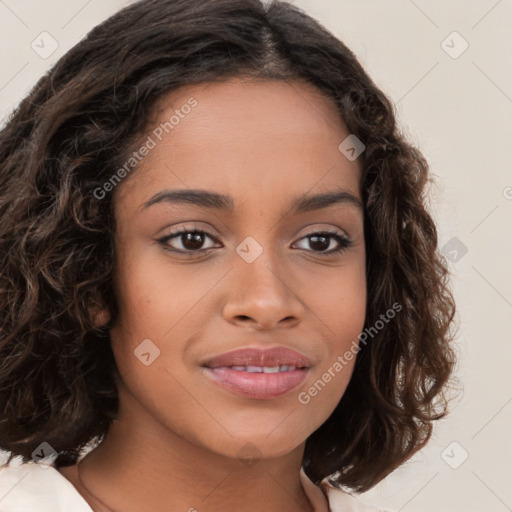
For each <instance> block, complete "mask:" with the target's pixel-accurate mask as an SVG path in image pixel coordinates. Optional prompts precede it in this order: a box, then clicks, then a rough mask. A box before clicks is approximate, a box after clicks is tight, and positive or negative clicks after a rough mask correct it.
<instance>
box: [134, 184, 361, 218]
mask: <svg viewBox="0 0 512 512" xmlns="http://www.w3.org/2000/svg"><path fill="white" fill-rule="evenodd" d="M159 203H177V204H193V205H195V206H201V207H203V208H212V209H215V210H224V211H229V212H233V209H234V204H235V202H234V200H233V198H232V197H231V196H229V195H226V194H219V193H217V192H210V191H208V190H190V189H183V190H180V189H178V190H162V191H161V192H158V193H157V194H155V195H154V196H153V197H151V198H150V199H148V200H147V201H146V202H145V203H143V205H142V209H146V208H149V207H150V206H153V205H154V204H159ZM337 204H346V205H349V206H353V207H356V208H358V209H360V210H363V204H362V202H361V200H360V199H358V198H357V197H356V196H355V195H354V194H352V193H351V192H349V191H348V190H343V189H339V190H333V191H332V192H326V193H322V194H314V195H307V194H304V195H303V196H300V197H297V198H295V199H294V200H293V201H292V204H291V211H292V213H303V212H310V211H314V210H320V209H322V208H327V207H329V206H333V205H337Z"/></svg>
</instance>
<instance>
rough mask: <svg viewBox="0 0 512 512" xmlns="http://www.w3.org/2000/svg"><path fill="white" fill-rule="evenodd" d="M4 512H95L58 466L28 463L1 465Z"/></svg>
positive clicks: (0, 493)
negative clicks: (30, 511)
mask: <svg viewBox="0 0 512 512" xmlns="http://www.w3.org/2000/svg"><path fill="white" fill-rule="evenodd" d="M0 510H1V511H2V512H26V511H27V510H37V511H38V512H67V511H69V510H73V512H92V509H91V508H90V506H89V505H88V504H87V502H86V501H85V500H84V499H83V498H82V496H81V495H80V493H79V492H78V491H77V490H76V489H75V488H74V487H73V485H72V484H71V482H69V481H68V480H67V479H66V478H64V476H63V475H61V474H60V473H59V471H57V469H56V468H55V467H54V466H51V465H42V464H37V463H35V462H26V463H23V464H19V465H9V466H0Z"/></svg>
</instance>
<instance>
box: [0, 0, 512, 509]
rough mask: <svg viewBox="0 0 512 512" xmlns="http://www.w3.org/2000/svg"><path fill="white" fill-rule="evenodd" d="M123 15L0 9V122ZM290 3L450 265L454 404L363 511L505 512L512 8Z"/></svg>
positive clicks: (509, 505) (509, 407)
mask: <svg viewBox="0 0 512 512" xmlns="http://www.w3.org/2000/svg"><path fill="white" fill-rule="evenodd" d="M127 3H128V2H126V1H121V0H101V1H100V0H89V1H87V0H80V1H69V0H45V1H44V2H41V1H37V0H0V41H1V44H0V62H1V68H0V119H5V118H6V116H8V114H9V113H10V112H11V110H12V109H13V107H14V106H15V105H16V104H17V102H18V101H20V100H21V99H22V97H23V96H24V95H25V94H26V93H27V92H28V91H29V90H30V88H31V87H32V86H33V85H34V83H35V81H36V80H37V79H38V77H39V76H41V75H42V74H43V73H44V72H45V71H46V70H47V69H48V68H49V67H50V66H51V65H52V64H53V63H54V62H55V61H56V60H57V59H58V58H59V57H60V56H61V55H63V54H64V53H65V52H66V50H67V49H68V48H70V47H71V46H72V45H74V44H75V43H76V42H78V41H79V40H80V39H81V38H82V37H83V36H84V35H85V34H86V33H87V32H88V31H89V30H90V29H91V28H92V27H93V26H94V25H96V24H97V23H99V22H101V21H102V20H104V19H105V18H106V17H108V16H109V15H110V14H112V13H114V12H115V11H116V10H118V9H119V8H120V7H122V6H123V5H126V4H127ZM293 3H295V4H296V5H298V6H301V7H303V8H304V9H305V10H306V11H307V12H309V13H310V14H312V15H313V16H314V17H316V18H317V19H318V20H320V21H321V22H322V23H323V24H324V25H326V26H327V27H328V28H329V29H330V30H332V31H333V32H334V33H335V34H336V35H337V36H338V37H340V38H341V39H342V40H343V41H344V42H345V43H346V44H347V45H348V46H349V47H350V48H351V49H352V50H353V51H354V52H355V53H356V55H357V56H358V57H359V58H360V60H361V62H362V64H363V65H364V66H365V67H366V69H367V71H368V72H369V73H370V75H371V76H372V77H373V78H374V80H375V81H376V83H377V84H378V85H379V86H380V87H381V88H382V89H383V90H384V91H385V92H386V93H387V94H388V95H389V96H390V97H391V99H392V100H393V101H394V103H395V105H396V109H397V114H398V117H399V122H400V123H401V125H402V126H403V128H404V130H405V131H406V132H407V133H408V135H409V137H410V138H411V139H412V140H413V141H414V142H415V143H417V144H418V145H419V146H420V147H421V148H422V150H423V152H424V154H425V155H426V156H427V158H428V160H429V162H430V164H431V168H432V172H433V173H434V174H436V175H437V177H438V180H437V182H438V186H437V187H436V188H435V189H434V190H432V208H433V209H434V210H435V216H436V219H437V221H438V224H439V235H440V244H441V246H443V247H444V246H445V244H447V243H449V245H448V249H447V253H448V254H449V255H450V257H451V258H452V259H453V260H454V261H453V262H452V263H451V269H452V271H453V275H454V290H455V293H456V299H457V303H458V321H459V323H460V331H459V335H458V337H457V345H458V347H459V348H458V350H459V353H460V363H459V368H458V375H459V377H460V379H461V380H462V382H463V384H464V392H463V394H461V396H460V398H459V400H458V402H457V403H454V404H453V407H452V409H453V411H452V414H451V415H450V416H449V418H448V419H446V420H443V421H442V422H441V423H440V424H439V425H438V426H437V427H436V430H435V433H434V436H433V438H432V440H431V442H430V444H429V445H428V447H427V448H426V449H424V450H422V451H421V452H420V453H419V454H418V455H417V456H415V457H414V458H413V459H411V460H410V461H409V462H408V463H406V464H405V465H404V466H403V467H402V468H400V469H398V470H396V471H395V472H394V473H392V474H391V475H390V476H389V477H388V478H386V479H385V480H384V481H383V482H381V483H380V484H379V485H378V486H376V487H375V488H374V489H372V490H371V491H370V492H369V493H366V494H365V495H363V499H365V500H366V501H368V502H370V503H374V504H377V505H380V506H382V507H388V508H391V509H394V510H396V511H400V512H401V511H404V512H432V511H436V512H443V511H451V512H458V511H460V512H462V511H464V512H471V511H479V512H480V511H483V510H485V511H486V512H501V511H506V510H512V487H511V485H510V476H511V474H512V471H511V463H510V460H511V459H512V443H511V441H510V438H509V435H506V430H507V428H508V429H509V431H510V425H511V423H512V404H511V402H512V386H511V380H512V379H511V377H510V373H511V371H510V366H511V359H512V343H511V335H510V332H511V328H512V320H511V319H512V265H511V264H510V260H511V258H510V255H511V253H512V237H511V232H512V230H511V227H510V221H511V220H512V172H511V170H512V164H511V162H512V158H511V157H512V149H511V147H512V66H511V60H512V59H511V55H512V31H511V27H512V2H510V0H500V1H496V0H479V1H476V0H473V1H462V0H459V1H454V0H450V1H446V0H431V1H427V0H415V1H413V0H385V1H383V0H380V1H377V0H363V1H361V0H359V1H357V0H295V1H294V2H293ZM43 31H47V32H49V33H50V34H51V36H52V37H53V38H54V39H55V40H56V41H57V42H58V45H59V46H58V48H57V50H56V51H55V52H54V53H53V54H52V55H51V56H50V57H48V58H46V59H43V58H41V57H40V56H39V55H38V54H37V53H36V52H35V51H34V50H33V49H32V48H31V43H32V41H33V40H34V39H36V38H37V37H38V36H39V34H41V32H43ZM454 31H457V32H458V33H459V34H460V36H458V35H453V34H452V33H453V32H454ZM444 40H446V42H445V43H444V44H442V42H443V41H444ZM464 41H466V42H467V44H468V45H469V47H468V48H467V50H466V51H464V53H462V54H461V55H460V56H458V57H457V58H453V56H456V55H457V53H459V52H460V51H461V50H462V49H463V48H464V46H465V43H464ZM445 50H446V51H445ZM447 52H448V53H447ZM449 53H451V54H452V56H450V55H449ZM454 237H456V239H455V240H453V238H454ZM454 244H455V245H454ZM463 247H466V248H467V253H465V254H463V251H461V248H463ZM507 261H508V262H509V263H508V264H507V263H506V262H507ZM507 425H508V427H507ZM454 442H455V443H457V444H452V443H454ZM466 454H467V455H468V458H467V459H466V460H465V461H464V462H462V461H463V459H464V457H465V456H466ZM448 462H449V463H450V464H451V465H450V464H448ZM461 462H462V463H461ZM452 466H453V467H452Z"/></svg>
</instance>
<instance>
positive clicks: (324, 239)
mask: <svg viewBox="0 0 512 512" xmlns="http://www.w3.org/2000/svg"><path fill="white" fill-rule="evenodd" d="M301 240H308V242H307V244H308V245H309V247H311V248H312V249H313V251H312V252H316V253H319V254H326V255H329V254H335V253H341V252H343V251H345V250H347V249H348V248H349V247H351V246H352V245H353V243H352V241H351V240H350V239H349V238H347V237H346V236H345V235H342V234H341V233H338V232H337V231H335V232H331V231H320V232H315V233H309V234H308V235H306V236H305V237H303V238H301ZM333 243H334V248H332V245H333ZM336 244H337V247H336ZM329 248H331V249H330V250H327V249H329ZM306 249H307V248H306Z"/></svg>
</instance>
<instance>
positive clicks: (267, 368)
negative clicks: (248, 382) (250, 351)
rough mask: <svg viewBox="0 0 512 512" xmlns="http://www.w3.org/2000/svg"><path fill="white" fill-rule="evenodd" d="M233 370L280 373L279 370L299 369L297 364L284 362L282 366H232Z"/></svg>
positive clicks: (290, 370)
mask: <svg viewBox="0 0 512 512" xmlns="http://www.w3.org/2000/svg"><path fill="white" fill-rule="evenodd" d="M229 368H231V370H237V371H242V372H248V373H278V372H292V371H294V370H296V369H297V367H296V366H288V365H286V364H283V365H281V366H250V365H249V366H230V367H229Z"/></svg>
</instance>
